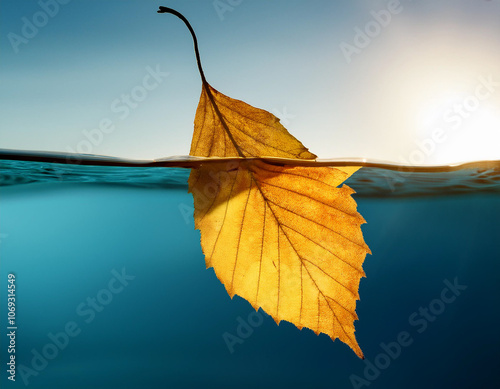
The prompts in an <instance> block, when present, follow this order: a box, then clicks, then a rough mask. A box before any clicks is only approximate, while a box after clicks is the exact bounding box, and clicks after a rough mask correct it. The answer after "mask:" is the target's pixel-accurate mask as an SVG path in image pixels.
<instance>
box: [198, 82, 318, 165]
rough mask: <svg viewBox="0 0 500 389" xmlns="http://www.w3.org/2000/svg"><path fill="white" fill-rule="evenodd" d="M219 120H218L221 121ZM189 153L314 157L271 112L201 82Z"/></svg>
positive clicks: (221, 155) (200, 155) (230, 155)
mask: <svg viewBox="0 0 500 389" xmlns="http://www.w3.org/2000/svg"><path fill="white" fill-rule="evenodd" d="M221 119H222V120H221ZM189 154H190V155H196V156H199V157H282V158H298V159H315V158H316V155H314V154H312V153H310V152H309V151H308V150H307V148H306V147H305V146H304V145H303V144H302V143H301V142H299V141H298V140H297V139H296V138H295V137H294V136H293V135H291V134H290V133H289V132H288V131H287V130H286V128H285V127H283V125H282V124H281V123H280V121H279V119H278V118H277V117H276V116H274V115H273V114H271V113H269V112H267V111H264V110H262V109H258V108H255V107H252V106H251V105H248V104H247V103H245V102H243V101H240V100H235V99H232V98H230V97H228V96H225V95H223V94H222V93H220V92H218V91H217V90H215V89H214V88H212V87H211V86H210V85H209V84H208V83H204V85H203V89H202V92H201V97H200V103H199V105H198V109H197V110H196V117H195V121H194V134H193V141H192V143H191V151H190V152H189Z"/></svg>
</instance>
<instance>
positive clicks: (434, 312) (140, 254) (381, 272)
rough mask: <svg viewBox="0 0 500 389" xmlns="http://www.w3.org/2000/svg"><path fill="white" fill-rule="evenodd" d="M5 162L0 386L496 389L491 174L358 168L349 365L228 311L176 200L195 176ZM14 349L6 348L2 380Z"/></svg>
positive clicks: (498, 182) (181, 201)
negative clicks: (9, 375) (11, 293)
mask: <svg viewBox="0 0 500 389" xmlns="http://www.w3.org/2000/svg"><path fill="white" fill-rule="evenodd" d="M2 155H3V158H4V159H3V160H2V161H1V169H2V178H1V181H0V183H1V188H0V190H1V193H0V196H1V199H2V201H1V202H0V217H1V225H0V234H1V235H0V236H1V244H0V255H1V263H2V266H1V274H0V285H1V288H2V302H1V304H2V305H1V306H2V308H1V311H2V312H1V317H2V320H1V322H2V331H3V332H4V333H7V330H6V327H7V324H6V320H5V319H6V318H7V294H6V293H5V291H6V290H7V285H8V282H7V280H8V274H15V284H16V325H17V332H16V363H17V366H16V369H17V373H16V381H15V382H9V383H8V384H9V386H10V387H13V388H18V387H19V388H22V387H26V386H28V387H30V388H74V389H78V388H139V387H145V388H165V387H176V388H193V387H203V388H212V387H213V388H234V387H238V388H253V387H256V386H259V387H271V386H272V387H280V388H281V387H282V388H303V387H314V388H362V387H370V388H403V387H404V388H421V387H423V386H426V387H454V388H471V387H476V388H479V387H491V386H492V385H493V384H494V383H495V382H498V378H497V371H496V370H497V367H498V365H499V362H500V357H499V354H498V348H499V346H500V334H499V333H498V331H497V328H496V323H498V322H499V320H500V310H499V309H498V304H497V301H498V298H499V297H500V284H499V283H498V274H499V273H500V261H499V259H500V255H499V252H500V240H499V228H498V220H499V219H500V196H499V193H500V169H499V166H498V164H497V163H490V164H489V165H485V164H484V163H478V164H476V166H472V167H469V168H468V169H457V170H455V171H438V170H439V169H428V170H429V171H422V172H415V171H402V169H403V167H399V170H398V169H394V167H393V168H392V169H388V168H387V167H386V168H383V167H377V166H371V167H370V166H369V167H364V168H362V169H361V170H359V171H358V172H357V173H355V174H354V175H353V176H352V177H351V178H349V179H348V181H346V184H347V185H349V186H351V187H352V188H353V189H355V190H356V192H357V193H356V194H355V195H354V198H355V200H356V202H357V204H358V211H359V212H360V213H361V214H362V215H363V217H364V218H365V219H366V221H367V224H364V225H363V226H362V231H363V235H364V238H365V241H366V242H367V244H369V246H370V248H371V250H372V253H373V254H372V255H369V256H368V257H367V258H366V261H365V263H364V266H363V268H364V270H365V272H366V278H363V279H362V280H361V284H360V290H359V294H360V296H361V299H360V300H359V301H358V303H357V306H356V312H357V314H358V316H359V320H358V321H356V322H355V327H356V338H357V340H358V342H359V344H360V346H361V348H362V350H363V352H364V355H365V359H364V360H361V359H359V358H358V357H357V356H356V355H355V354H354V353H353V352H352V351H351V350H350V349H349V347H348V346H346V345H345V344H343V343H341V342H340V341H339V340H337V341H335V342H332V340H331V339H330V338H329V337H328V336H327V335H324V334H321V335H319V336H317V335H315V334H314V333H313V331H311V330H309V329H303V330H301V331H299V330H298V329H297V328H296V327H295V326H294V325H292V324H291V323H288V322H281V323H280V325H279V326H277V325H276V323H275V322H274V320H273V319H272V318H271V317H270V316H268V315H267V314H266V313H264V312H263V311H262V310H259V311H258V312H256V311H255V310H254V309H253V308H252V306H251V305H250V304H249V303H248V302H247V301H245V300H244V299H242V298H240V297H238V296H235V297H234V298H233V299H230V298H229V296H228V294H227V292H226V290H225V288H224V286H223V285H222V284H221V283H220V282H219V280H218V279H217V278H216V276H215V274H214V271H213V269H209V270H206V267H205V262H204V256H203V253H202V251H201V247H200V235H199V231H197V230H195V229H194V222H193V217H192V211H193V199H192V196H191V194H188V193H187V178H188V175H189V171H190V169H187V168H175V167H162V166H157V167H146V166H141V167H134V166H102V165H101V166H96V165H85V164H81V165H73V164H61V163H53V162H48V161H49V160H50V158H38V160H35V159H37V158H31V160H29V158H24V157H23V158H24V160H15V158H14V157H13V156H12V154H11V155H8V153H3V154H2ZM23 158H21V157H20V158H19V159H23ZM40 159H42V160H40ZM89 163H95V162H89ZM101 163H102V161H101ZM96 164H98V163H96ZM396 168H397V167H396ZM441 170H443V169H441ZM8 342H9V338H8V337H7V336H5V335H3V336H2V338H1V356H2V358H1V362H2V366H4V368H3V371H2V375H3V376H5V366H6V363H7V361H8V358H9V354H8V353H7V351H6V350H7V347H8ZM4 385H5V384H2V387H3V386H4Z"/></svg>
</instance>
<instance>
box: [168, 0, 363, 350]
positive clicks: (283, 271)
mask: <svg viewBox="0 0 500 389" xmlns="http://www.w3.org/2000/svg"><path fill="white" fill-rule="evenodd" d="M159 12H168V13H172V14H174V15H176V16H178V17H179V18H180V19H182V20H183V21H184V23H186V25H187V26H188V28H189V30H190V31H191V34H192V36H193V40H194V44H195V52H196V57H197V61H198V68H199V70H200V75H201V78H202V85H203V87H202V93H201V97H200V102H199V105H198V109H197V111H196V117H195V121H194V125H195V128H194V134H193V141H192V144H191V151H190V154H191V155H193V156H201V157H233V160H232V161H217V162H215V163H213V162H212V163H210V164H208V163H207V164H203V163H202V164H201V165H200V166H199V167H198V168H196V169H192V170H191V174H190V176H189V191H190V192H191V193H192V194H193V198H194V208H195V211H194V219H195V227H196V228H197V229H199V230H200V233H201V246H202V249H203V252H204V254H205V262H206V265H207V268H208V267H213V268H214V270H215V274H216V275H217V277H218V278H219V280H220V281H221V282H222V283H223V284H224V286H225V287H226V290H227V292H228V293H229V295H230V296H231V298H232V297H233V296H234V295H235V294H237V295H239V296H241V297H243V298H245V299H246V300H248V301H249V302H250V304H252V306H253V307H254V308H255V309H259V308H262V309H263V310H264V311H266V312H267V313H268V314H270V315H271V316H272V317H273V318H274V320H275V321H276V323H278V324H279V323H280V321H281V320H286V321H289V322H291V323H293V324H295V325H296V326H297V327H298V328H300V329H302V328H303V327H307V328H310V329H312V330H313V331H314V332H315V333H316V334H319V333H325V334H328V335H329V336H330V337H331V338H332V339H336V338H339V339H340V340H341V341H343V342H344V343H346V344H348V345H349V346H350V347H351V348H352V349H353V350H354V352H355V353H356V354H357V355H358V356H359V357H360V358H363V353H362V352H361V349H360V347H359V345H358V343H357V342H356V339H355V336H354V321H355V320H357V315H356V313H355V308H356V300H358V298H359V295H358V287H359V281H360V279H361V277H363V276H364V272H363V269H362V264H363V261H364V259H365V256H366V254H367V253H370V249H369V248H368V246H367V245H366V244H365V242H364V240H363V235H362V232H361V227H360V226H361V224H363V223H365V220H364V219H363V217H362V216H361V215H360V214H359V213H358V212H357V211H356V202H355V201H354V200H353V198H352V197H351V194H352V193H354V191H353V190H352V189H351V188H349V187H348V186H347V185H343V186H342V187H339V185H341V184H342V183H343V182H344V181H345V180H346V179H347V178H348V177H349V176H350V175H352V174H353V173H354V172H356V171H357V170H358V169H359V168H358V167H349V166H346V167H341V168H330V167H300V166H287V165H285V166H283V165H272V164H268V163H265V162H263V161H260V160H258V159H257V160H252V159H246V158H248V157H280V158H290V159H315V158H316V156H315V155H314V154H312V153H310V152H309V151H308V150H307V148H306V147H304V145H303V144H302V143H301V142H300V141H298V140H297V139H296V138H294V137H293V136H292V135H291V134H290V133H289V132H288V131H287V130H286V129H285V127H283V125H281V123H280V122H279V119H278V118H276V117H275V116H274V115H272V114H271V113H269V112H267V111H264V110H262V109H258V108H255V107H252V106H250V105H248V104H246V103H244V102H242V101H239V100H235V99H232V98H230V97H228V96H225V95H223V94H222V93H220V92H218V91H217V90H215V89H214V88H212V87H211V86H210V85H209V84H208V82H207V81H206V79H205V76H204V74H203V70H202V68H201V62H200V59H199V52H198V47H197V41H196V36H195V34H194V31H193V29H192V27H191V26H190V24H189V22H188V21H187V20H186V19H185V18H184V17H183V16H182V15H181V14H179V13H178V12H177V11H174V10H171V9H169V8H165V7H160V11H159ZM234 157H240V159H234Z"/></svg>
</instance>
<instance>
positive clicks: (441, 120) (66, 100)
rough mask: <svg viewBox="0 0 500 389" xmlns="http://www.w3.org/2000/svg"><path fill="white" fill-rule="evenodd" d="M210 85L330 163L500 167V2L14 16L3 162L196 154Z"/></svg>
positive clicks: (22, 8) (8, 45)
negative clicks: (45, 154) (73, 155)
mask: <svg viewBox="0 0 500 389" xmlns="http://www.w3.org/2000/svg"><path fill="white" fill-rule="evenodd" d="M159 5H164V6H168V7H171V8H174V9H176V10H178V11H179V12H181V13H183V14H184V15H185V17H186V18H187V19H188V20H189V21H190V22H191V24H192V26H193V28H194V29H195V31H196V33H197V36H198V40H199V46H200V54H201V59H202V63H203V67H204V70H205V75H206V77H207V80H208V82H209V83H210V84H211V85H212V86H213V87H215V88H216V89H217V90H219V91H220V92H222V93H224V94H226V95H228V96H230V97H233V98H236V99H239V100H243V101H245V102H247V103H249V104H251V105H253V106H256V107H259V108H262V109H265V110H267V111H270V112H272V113H273V114H275V115H276V116H277V117H279V118H280V119H281V122H282V123H283V124H284V125H285V127H286V128H287V129H288V130H289V131H290V132H291V133H292V134H293V135H294V136H296V137H297V138H298V139H300V140H301V141H302V142H303V143H304V144H305V145H306V146H307V147H308V148H309V149H310V150H311V151H312V152H314V153H315V154H317V155H318V156H319V157H320V158H368V159H378V160H384V161H390V162H395V163H404V164H412V165H422V164H444V163H453V162H460V161H470V160H480V159H481V160H482V159H500V148H499V147H498V144H499V141H500V50H498V47H500V17H499V16H500V1H498V0H491V1H488V0H474V1H472V0H441V1H436V0H432V1H431V0H422V1H416V0H413V1H409V0H406V1H403V0H402V1H395V0H390V1H378V0H377V1H354V0H353V1H348V2H347V1H342V2H341V1H335V2H332V1H326V0H324V1H323V0H316V1H305V0H287V1H285V0H281V1H280V0H277V1H272V2H270V1H265V0H252V1H249V0H216V1H213V0H204V1H201V0H192V1H181V0H169V1H139V0H136V1H133V0H127V1H112V0H108V1H93V0H91V1H89V0H85V1H82V0H72V1H68V0H57V1H56V0H41V1H24V2H18V1H14V0H4V1H2V2H1V3H0V11H1V12H0V30H1V40H0V68H1V72H0V85H1V87H0V148H9V149H23V150H45V151H62V152H80V153H89V154H101V155H111V156H118V157H126V158H138V159H153V158H161V157H167V156H173V155H186V154H188V153H189V148H190V143H191V136H192V132H193V120H194V114H195V111H196V106H197V104H198V99H199V96H200V92H201V80H200V76H199V74H198V71H197V67H196V62H195V56H194V52H193V44H192V40H191V36H190V35H189V32H188V30H187V29H186V27H185V26H184V24H183V23H182V22H181V21H180V20H178V19H177V18H176V17H174V16H173V15H168V14H157V13H156V10H157V9H158V6H159Z"/></svg>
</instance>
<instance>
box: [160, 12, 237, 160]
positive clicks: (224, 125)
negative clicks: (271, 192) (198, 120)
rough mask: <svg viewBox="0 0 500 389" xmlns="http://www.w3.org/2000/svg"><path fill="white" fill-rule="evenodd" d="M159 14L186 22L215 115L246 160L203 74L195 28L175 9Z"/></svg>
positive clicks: (202, 79)
mask: <svg viewBox="0 0 500 389" xmlns="http://www.w3.org/2000/svg"><path fill="white" fill-rule="evenodd" d="M157 12H158V13H160V14H161V13H169V14H172V15H175V16H177V17H178V18H179V19H181V20H182V21H183V22H184V24H185V25H186V26H187V28H188V29H189V32H190V33H191V36H192V37H193V43H194V52H195V54H196V63H197V64H198V70H199V71H200V76H201V81H202V83H203V87H204V88H205V91H206V92H207V95H208V98H209V99H210V102H211V103H212V106H213V107H214V110H215V113H216V114H217V116H218V117H219V120H220V122H221V124H222V127H223V128H224V130H225V131H226V134H227V136H228V137H229V139H230V140H231V143H232V144H233V145H234V148H235V149H236V151H237V152H238V155H239V156H240V158H245V155H244V154H243V152H242V151H241V149H240V147H239V146H238V144H237V143H236V140H235V139H234V137H233V134H231V131H229V127H228V126H227V123H226V121H225V120H224V116H222V113H221V112H220V110H219V107H218V106H217V104H216V103H215V99H214V96H213V95H212V91H211V90H210V84H209V83H208V82H207V79H206V78H205V73H203V68H202V66H201V59H200V51H199V50H198V39H196V34H195V32H194V30H193V27H191V24H190V23H189V22H188V20H187V19H186V18H185V17H184V15H182V14H181V13H180V12H177V11H176V10H175V9H172V8H168V7H163V6H160V9H159V10H158V11H157Z"/></svg>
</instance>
